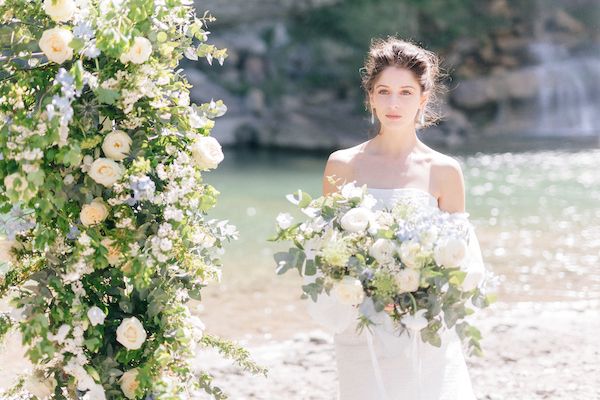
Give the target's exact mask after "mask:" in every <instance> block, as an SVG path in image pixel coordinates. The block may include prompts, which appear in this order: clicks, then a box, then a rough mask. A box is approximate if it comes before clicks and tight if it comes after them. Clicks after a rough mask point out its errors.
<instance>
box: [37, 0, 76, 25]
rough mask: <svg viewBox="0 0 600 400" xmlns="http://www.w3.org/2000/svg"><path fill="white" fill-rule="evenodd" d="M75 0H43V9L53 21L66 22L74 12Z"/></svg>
mask: <svg viewBox="0 0 600 400" xmlns="http://www.w3.org/2000/svg"><path fill="white" fill-rule="evenodd" d="M75 10H76V7H75V2H74V1H73V0H45V1H44V11H45V12H46V14H48V16H49V17H50V18H52V20H53V21H55V22H67V21H69V20H70V19H71V18H73V14H75Z"/></svg>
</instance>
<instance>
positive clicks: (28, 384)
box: [25, 376, 56, 400]
mask: <svg viewBox="0 0 600 400" xmlns="http://www.w3.org/2000/svg"><path fill="white" fill-rule="evenodd" d="M55 388H56V379H54V377H51V378H44V379H43V380H40V379H38V378H36V377H35V376H30V377H29V378H27V379H26V380H25V390H27V391H28V392H29V393H31V394H32V395H34V396H35V397H37V398H38V399H40V400H44V399H49V398H50V396H52V394H53V393H54V389H55Z"/></svg>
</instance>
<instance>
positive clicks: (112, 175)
mask: <svg viewBox="0 0 600 400" xmlns="http://www.w3.org/2000/svg"><path fill="white" fill-rule="evenodd" d="M88 175H89V176H90V177H91V178H92V179H93V180H95V181H96V182H97V183H99V184H101V185H104V186H106V187H111V186H112V185H114V184H115V183H116V182H117V181H118V180H119V179H121V176H122V175H123V168H122V167H121V166H120V165H119V164H118V163H116V162H114V161H113V160H109V159H108V158H99V159H97V160H96V161H94V162H93V163H92V165H91V166H90V170H89V171H88Z"/></svg>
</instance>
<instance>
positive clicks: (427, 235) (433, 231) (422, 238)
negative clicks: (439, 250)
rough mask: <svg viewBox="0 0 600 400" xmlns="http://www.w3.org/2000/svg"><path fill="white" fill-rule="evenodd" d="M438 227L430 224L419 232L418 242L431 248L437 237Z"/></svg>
mask: <svg viewBox="0 0 600 400" xmlns="http://www.w3.org/2000/svg"><path fill="white" fill-rule="evenodd" d="M438 234H439V229H438V227H437V226H435V225H431V226H430V227H428V228H427V230H426V231H424V232H421V234H420V235H419V242H420V243H421V245H422V246H423V247H425V248H427V249H432V248H433V246H434V245H435V241H436V240H437V238H438Z"/></svg>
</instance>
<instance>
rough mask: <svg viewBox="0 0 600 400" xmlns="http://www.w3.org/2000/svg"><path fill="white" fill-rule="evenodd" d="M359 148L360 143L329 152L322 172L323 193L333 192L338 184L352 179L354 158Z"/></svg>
mask: <svg viewBox="0 0 600 400" xmlns="http://www.w3.org/2000/svg"><path fill="white" fill-rule="evenodd" d="M361 149H362V144H360V145H358V146H354V147H350V148H347V149H342V150H337V151H335V152H333V153H331V155H330V156H329V159H328V160H327V165H326V166H325V172H324V173H323V193H325V194H329V193H331V192H334V191H336V189H337V187H338V186H340V185H343V184H344V183H346V182H351V181H353V180H354V160H355V158H356V156H357V155H358V154H359V153H360V152H361ZM331 179H333V180H334V183H332V182H331Z"/></svg>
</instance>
